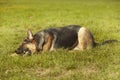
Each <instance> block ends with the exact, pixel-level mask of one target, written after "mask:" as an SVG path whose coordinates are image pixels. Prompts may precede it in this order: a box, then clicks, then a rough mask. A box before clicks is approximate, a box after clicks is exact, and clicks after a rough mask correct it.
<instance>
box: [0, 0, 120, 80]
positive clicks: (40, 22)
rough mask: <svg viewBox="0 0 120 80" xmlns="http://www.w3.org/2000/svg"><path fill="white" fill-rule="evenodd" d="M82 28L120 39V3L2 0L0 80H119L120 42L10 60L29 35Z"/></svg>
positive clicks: (99, 38) (101, 37)
mask: <svg viewBox="0 0 120 80" xmlns="http://www.w3.org/2000/svg"><path fill="white" fill-rule="evenodd" d="M70 24H78V25H82V26H85V27H87V28H88V29H90V31H91V32H92V33H93V35H94V38H95V41H96V42H102V41H104V40H107V39H117V40H120V1H119V0H0V80H119V79H120V43H112V44H107V45H104V46H98V47H96V48H93V49H90V50H85V51H82V52H80V51H73V52H69V51H67V50H62V49H60V50H57V51H53V52H45V53H44V54H39V55H32V56H29V57H22V56H18V57H11V56H10V55H11V54H13V53H14V50H15V49H16V48H17V47H18V45H19V43H20V42H21V41H22V40H23V39H24V38H25V37H26V31H27V30H28V29H32V30H33V33H35V32H37V31H39V30H42V29H46V28H49V27H52V26H53V27H59V26H65V25H70Z"/></svg>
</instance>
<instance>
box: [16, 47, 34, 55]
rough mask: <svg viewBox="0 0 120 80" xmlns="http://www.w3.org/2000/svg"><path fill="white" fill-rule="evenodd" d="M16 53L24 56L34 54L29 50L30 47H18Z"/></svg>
mask: <svg viewBox="0 0 120 80" xmlns="http://www.w3.org/2000/svg"><path fill="white" fill-rule="evenodd" d="M15 53H16V54H17V55H22V56H24V55H25V56H30V55H31V54H32V52H31V50H29V49H28V48H26V49H24V50H23V49H22V50H21V49H19V48H18V49H17V50H16V51H15Z"/></svg>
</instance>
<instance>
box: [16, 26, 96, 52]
mask: <svg viewBox="0 0 120 80" xmlns="http://www.w3.org/2000/svg"><path fill="white" fill-rule="evenodd" d="M95 45H96V43H95V41H94V38H93V35H92V33H91V32H90V31H89V30H88V29H87V28H85V27H80V26H79V25H68V26H65V27H60V28H49V29H45V30H42V31H39V32H37V33H36V34H34V35H33V34H32V32H31V31H30V30H28V36H27V38H26V39H25V40H24V41H23V43H22V44H21V45H20V47H19V48H18V49H17V50H16V51H15V52H16V53H17V54H22V53H23V54H31V53H35V52H44V51H53V50H56V49H59V48H63V49H68V50H85V49H90V48H93V47H94V46H95Z"/></svg>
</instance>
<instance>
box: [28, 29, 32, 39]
mask: <svg viewBox="0 0 120 80" xmlns="http://www.w3.org/2000/svg"><path fill="white" fill-rule="evenodd" d="M27 37H28V39H29V40H32V39H33V34H32V31H31V30H30V29H29V30H28V32H27Z"/></svg>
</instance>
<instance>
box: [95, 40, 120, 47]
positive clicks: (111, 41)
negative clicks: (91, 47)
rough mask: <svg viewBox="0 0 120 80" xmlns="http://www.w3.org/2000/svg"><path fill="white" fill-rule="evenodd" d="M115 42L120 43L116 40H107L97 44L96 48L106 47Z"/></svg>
mask: <svg viewBox="0 0 120 80" xmlns="http://www.w3.org/2000/svg"><path fill="white" fill-rule="evenodd" d="M115 42H120V41H118V40H115V39H113V40H105V41H103V42H102V43H95V46H101V45H106V44H109V43H115Z"/></svg>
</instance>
